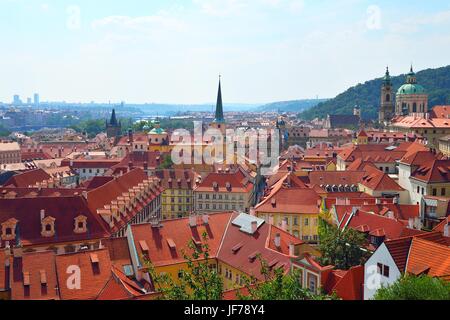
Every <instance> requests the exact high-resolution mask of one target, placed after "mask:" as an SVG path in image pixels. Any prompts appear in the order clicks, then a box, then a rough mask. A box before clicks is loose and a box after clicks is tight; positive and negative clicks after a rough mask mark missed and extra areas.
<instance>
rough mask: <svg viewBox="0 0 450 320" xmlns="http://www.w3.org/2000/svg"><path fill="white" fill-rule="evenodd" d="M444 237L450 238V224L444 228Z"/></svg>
mask: <svg viewBox="0 0 450 320" xmlns="http://www.w3.org/2000/svg"><path fill="white" fill-rule="evenodd" d="M444 237H450V222H448V223H447V224H446V225H445V226H444Z"/></svg>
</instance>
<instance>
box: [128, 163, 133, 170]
mask: <svg viewBox="0 0 450 320" xmlns="http://www.w3.org/2000/svg"><path fill="white" fill-rule="evenodd" d="M131 169H133V162H131V161H130V162H128V172H130V171H131Z"/></svg>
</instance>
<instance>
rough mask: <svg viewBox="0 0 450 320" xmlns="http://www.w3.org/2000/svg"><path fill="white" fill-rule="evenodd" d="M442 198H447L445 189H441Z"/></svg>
mask: <svg viewBox="0 0 450 320" xmlns="http://www.w3.org/2000/svg"><path fill="white" fill-rule="evenodd" d="M441 196H445V188H442V189H441Z"/></svg>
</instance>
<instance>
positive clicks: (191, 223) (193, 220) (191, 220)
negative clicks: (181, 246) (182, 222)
mask: <svg viewBox="0 0 450 320" xmlns="http://www.w3.org/2000/svg"><path fill="white" fill-rule="evenodd" d="M189 226H190V227H191V228H194V227H196V226H197V216H196V215H190V216H189Z"/></svg>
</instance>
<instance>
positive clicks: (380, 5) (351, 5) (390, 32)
mask: <svg viewBox="0 0 450 320" xmlns="http://www.w3.org/2000/svg"><path fill="white" fill-rule="evenodd" d="M0 42H1V45H0V101H3V102H10V101H12V96H13V95H14V94H19V95H21V98H22V100H26V97H32V96H33V94H34V93H35V92H38V93H39V94H40V96H41V100H42V101H67V102H90V101H95V102H108V101H111V102H119V101H125V102H127V103H151V102H154V103H180V104H192V103H210V102H213V101H214V100H215V98H216V93H217V82H218V76H219V74H221V75H222V89H223V98H224V101H225V102H228V103H252V104H259V103H268V102H274V101H286V100H294V99H310V98H316V97H319V98H329V97H334V96H336V95H337V94H339V93H341V92H343V91H345V90H346V89H347V88H349V87H350V86H353V85H355V84H358V83H360V82H364V81H366V80H369V79H373V78H376V77H381V76H382V75H383V74H384V70H385V68H386V66H387V65H389V67H390V70H391V74H394V75H396V74H402V73H405V72H407V71H408V70H409V66H410V64H411V63H413V65H414V68H415V69H416V70H422V69H427V68H434V67H440V66H444V65H449V64H450V55H449V52H450V2H449V1H448V0H433V1H423V0H409V1H407V2H406V1H387V0H379V1H365V0H339V1H335V0H150V1H149V0H127V1H124V0H120V1H119V0H95V1H92V0H70V1H68V0H53V1H52V0H0ZM419 80H420V79H419Z"/></svg>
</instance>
